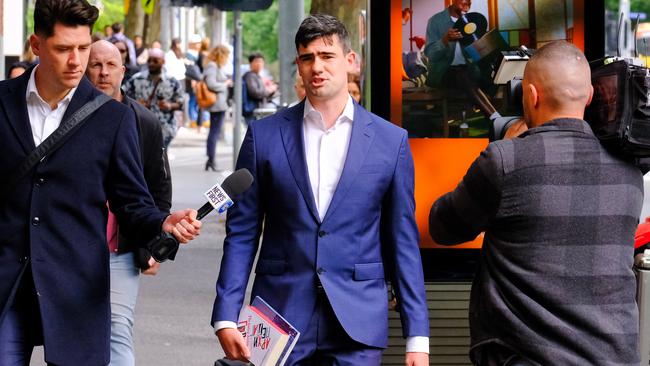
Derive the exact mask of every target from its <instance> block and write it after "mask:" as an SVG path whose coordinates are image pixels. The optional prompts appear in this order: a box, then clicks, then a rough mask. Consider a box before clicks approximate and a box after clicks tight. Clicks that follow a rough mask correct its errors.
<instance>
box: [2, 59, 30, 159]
mask: <svg viewBox="0 0 650 366" xmlns="http://www.w3.org/2000/svg"><path fill="white" fill-rule="evenodd" d="M32 70H33V68H30V69H29V70H27V71H25V73H23V75H21V76H20V77H18V78H16V79H14V80H9V81H7V82H8V83H10V84H9V92H8V93H7V94H6V95H4V96H2V98H1V99H0V100H1V101H2V106H3V107H4V111H5V113H6V116H5V118H6V119H7V121H9V125H11V128H12V129H13V130H14V132H15V134H16V136H17V137H18V141H19V142H20V145H21V146H22V148H23V150H25V154H29V153H30V152H31V151H32V150H34V149H35V148H36V145H34V137H33V136H32V127H31V125H30V124H29V114H28V113H27V100H26V98H25V95H26V93H27V83H28V82H29V77H30V75H31V73H32Z"/></svg>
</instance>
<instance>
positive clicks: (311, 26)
mask: <svg viewBox="0 0 650 366" xmlns="http://www.w3.org/2000/svg"><path fill="white" fill-rule="evenodd" d="M333 35H336V36H338V38H339V42H341V46H342V47H343V52H344V53H348V52H350V51H351V50H352V47H351V46H350V36H349V35H348V30H347V29H345V25H343V23H341V21H340V20H338V19H336V18H335V17H333V16H331V15H326V14H313V15H310V16H308V17H307V18H305V20H303V21H302V23H300V27H299V28H298V32H296V40H295V42H296V50H298V48H299V47H300V46H303V47H307V45H308V44H309V43H310V42H312V41H313V40H315V39H318V38H325V39H326V40H328V41H329V42H332V36H333Z"/></svg>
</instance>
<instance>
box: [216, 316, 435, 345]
mask: <svg viewBox="0 0 650 366" xmlns="http://www.w3.org/2000/svg"><path fill="white" fill-rule="evenodd" d="M226 328H231V329H237V324H236V323H235V322H231V321H229V320H221V321H216V322H214V332H215V333H217V332H218V331H220V330H221V329H226ZM428 340H429V339H427V341H428ZM427 344H428V343H427Z"/></svg>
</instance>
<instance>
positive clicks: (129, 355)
mask: <svg viewBox="0 0 650 366" xmlns="http://www.w3.org/2000/svg"><path fill="white" fill-rule="evenodd" d="M125 71H126V66H125V65H124V64H123V63H122V58H121V57H120V50H119V48H118V47H117V45H115V44H112V43H110V42H107V41H97V42H95V43H93V44H92V45H91V47H90V56H89V60H88V69H87V70H86V76H87V77H88V80H90V82H91V83H93V85H95V87H97V89H99V90H100V91H102V92H104V93H106V94H107V95H108V96H110V97H112V98H113V99H115V100H117V101H118V102H121V103H123V104H125V105H126V106H128V107H129V108H130V109H131V110H133V112H134V113H135V119H136V122H137V128H138V137H139V142H140V157H141V158H142V167H143V173H144V179H145V181H146V183H147V188H148V190H149V193H151V197H152V198H153V200H154V202H155V203H156V207H158V209H159V210H160V212H162V213H165V214H168V213H169V210H170V209H171V205H172V181H171V174H170V171H169V164H168V162H167V154H166V152H165V148H164V146H163V139H162V130H161V128H160V123H159V122H158V119H157V118H156V116H155V115H154V114H153V113H151V111H149V110H148V109H146V108H145V107H143V106H142V105H140V104H139V103H138V102H136V101H135V100H133V99H131V98H129V97H127V96H126V95H124V92H123V91H122V90H121V89H120V85H121V84H122V79H123V78H124V75H125ZM106 239H107V240H108V246H109V251H110V269H111V363H110V366H133V365H135V354H134V349H133V324H134V322H135V304H136V300H137V297H138V288H139V277H140V271H142V273H143V274H145V275H156V273H157V272H158V269H159V268H160V263H158V262H156V261H154V260H153V258H151V255H149V252H148V251H146V250H145V249H140V248H139V247H140V246H139V245H138V241H137V239H136V238H135V237H134V236H133V235H127V234H125V233H124V232H123V231H120V230H119V227H118V223H117V218H116V217H115V215H114V214H113V213H112V212H111V211H109V215H108V225H107V228H106Z"/></svg>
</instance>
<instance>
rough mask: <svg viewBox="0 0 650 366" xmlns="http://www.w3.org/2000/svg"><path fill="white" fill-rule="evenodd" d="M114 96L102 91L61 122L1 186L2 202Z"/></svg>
mask: <svg viewBox="0 0 650 366" xmlns="http://www.w3.org/2000/svg"><path fill="white" fill-rule="evenodd" d="M111 99H112V98H111V97H109V96H108V95H106V94H104V93H102V94H99V95H98V96H97V97H95V99H93V100H91V101H89V102H87V103H86V104H84V105H83V106H82V107H81V108H79V109H78V110H77V111H75V112H74V113H73V114H72V115H71V116H70V117H69V118H68V119H66V120H65V121H63V122H61V124H60V125H59V127H58V128H57V129H56V130H55V131H54V132H53V133H52V134H51V135H50V136H48V137H47V138H46V139H45V141H43V142H42V143H41V144H40V145H38V146H37V147H36V149H34V150H32V152H31V153H29V155H27V157H25V159H24V160H23V161H22V162H21V163H20V165H19V166H18V168H17V169H16V172H15V173H14V175H12V176H11V177H10V178H9V179H8V180H7V181H6V183H4V184H2V186H0V188H1V189H2V190H0V203H2V202H4V201H5V199H6V198H7V197H8V196H9V194H10V193H11V191H12V190H13V189H14V187H15V186H16V184H18V182H19V181H20V180H21V179H23V178H24V177H25V175H27V173H29V172H30V171H31V170H32V169H33V168H34V167H35V166H36V164H38V163H39V162H40V161H42V160H43V159H44V158H45V157H46V156H47V155H49V154H51V153H53V152H54V151H55V150H56V149H58V148H59V147H61V146H62V145H63V143H64V142H65V141H66V140H67V139H68V138H69V137H70V136H71V135H72V133H73V132H74V131H76V130H77V129H78V128H79V127H80V126H81V125H82V124H83V122H85V121H86V119H88V117H90V115H91V114H93V113H94V112H95V111H96V110H97V109H99V107H101V106H103V105H104V104H106V103H107V102H108V101H109V100H111Z"/></svg>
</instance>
